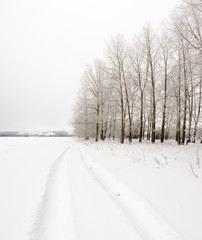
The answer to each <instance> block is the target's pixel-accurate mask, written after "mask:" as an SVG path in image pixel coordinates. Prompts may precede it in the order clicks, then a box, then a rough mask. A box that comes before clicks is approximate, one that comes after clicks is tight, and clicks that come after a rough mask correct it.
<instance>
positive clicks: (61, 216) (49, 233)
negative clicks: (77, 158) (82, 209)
mask: <svg viewBox="0 0 202 240" xmlns="http://www.w3.org/2000/svg"><path fill="white" fill-rule="evenodd" d="M67 151H68V148H67V149H66V150H65V151H64V152H63V153H62V154H61V156H59V157H58V159H57V160H56V161H55V163H54V164H53V165H52V167H51V169H50V172H49V175H48V181H47V185H46V190H45V193H44V198H43V201H42V202H41V206H40V209H39V212H38V217H37V219H36V223H35V226H34V230H33V232H32V234H31V239H32V240H56V239H59V240H67V239H71V240H75V239H77V237H76V231H75V223H74V217H73V211H72V198H71V193H70V191H69V179H68V176H67V159H66V153H67Z"/></svg>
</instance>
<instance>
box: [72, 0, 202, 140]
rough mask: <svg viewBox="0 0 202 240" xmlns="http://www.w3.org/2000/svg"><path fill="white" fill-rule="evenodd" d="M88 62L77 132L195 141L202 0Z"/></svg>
mask: <svg viewBox="0 0 202 240" xmlns="http://www.w3.org/2000/svg"><path fill="white" fill-rule="evenodd" d="M104 53H105V58H104V59H96V60H94V62H93V63H92V64H89V65H88V66H87V67H86V69H85V71H84V73H83V76H82V80H81V88H80V91H79V95H78V97H77V99H76V103H75V106H74V120H73V123H74V133H75V135H77V136H79V137H84V138H85V139H86V140H87V139H89V138H90V137H93V138H95V141H98V140H99V139H101V140H105V139H106V138H107V137H108V138H113V139H114V138H120V141H121V143H124V141H125V139H126V138H128V140H129V141H130V142H132V139H133V138H138V139H139V142H142V140H143V139H147V140H151V141H152V142H153V143H154V142H155V140H156V139H160V141H161V142H164V140H167V139H168V138H175V140H176V141H177V143H178V144H184V143H188V142H190V141H192V142H195V141H196V136H197V130H198V125H199V123H200V121H201V118H200V113H201V98H202V94H201V91H202V2H201V1H200V0H185V1H183V2H181V3H180V4H179V5H178V7H177V8H176V9H175V10H174V11H173V13H172V14H171V16H170V18H169V20H168V21H167V22H166V23H164V24H163V26H162V27H161V28H160V29H159V30H158V31H154V30H153V28H152V27H151V25H146V26H144V27H143V29H142V31H141V32H140V33H139V34H136V35H135V36H134V38H133V39H132V40H130V41H126V40H125V39H124V37H123V36H122V35H121V34H117V36H115V37H113V38H111V40H110V41H109V42H108V43H107V44H106V48H105V52H104Z"/></svg>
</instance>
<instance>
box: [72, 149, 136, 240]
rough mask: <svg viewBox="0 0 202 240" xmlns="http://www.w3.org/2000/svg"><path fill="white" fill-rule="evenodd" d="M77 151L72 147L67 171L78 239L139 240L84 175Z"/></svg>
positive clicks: (94, 182)
mask: <svg viewBox="0 0 202 240" xmlns="http://www.w3.org/2000/svg"><path fill="white" fill-rule="evenodd" d="M79 150H80V149H79V147H78V146H75V148H74V149H73V151H72V153H71V154H70V156H71V158H70V159H69V168H68V171H69V172H68V175H69V179H70V186H71V189H72V195H73V199H74V209H75V215H76V216H75V218H76V227H77V232H78V236H79V239H80V240H113V239H114V240H115V239H116V240H123V239H127V240H141V238H140V237H139V235H138V234H137V232H136V231H135V230H134V228H133V226H132V224H131V223H130V221H129V220H128V218H127V217H126V216H125V215H124V214H123V212H122V211H121V209H120V208H119V207H118V206H117V205H116V204H115V203H114V201H113V199H111V197H110V196H109V195H108V193H107V192H106V191H105V189H103V187H102V186H100V184H99V182H98V181H97V180H96V179H95V177H94V176H93V175H92V174H91V173H90V172H89V171H88V169H87V168H86V166H85V164H84V162H83V161H82V154H81V152H80V151H79Z"/></svg>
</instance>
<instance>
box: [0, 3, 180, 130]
mask: <svg viewBox="0 0 202 240" xmlns="http://www.w3.org/2000/svg"><path fill="white" fill-rule="evenodd" d="M176 2H177V1H176V0H152V1H151V0H139V1H136V0H94V1H93V0H72V1H69V0H1V1H0V131H2V130H63V129H65V130H66V129H69V128H70V127H71V126H70V121H71V118H72V104H73V102H74V101H75V98H76V93H77V92H78V88H79V82H80V78H81V75H82V72H83V70H84V67H85V65H86V64H88V63H89V62H91V61H92V60H93V59H94V58H96V57H102V54H103V49H104V47H105V45H106V41H108V40H109V39H110V37H111V36H113V35H116V34H117V33H118V32H119V33H122V34H123V35H124V36H125V37H126V39H130V38H131V37H132V36H133V35H134V33H137V32H139V31H141V28H142V26H143V25H144V24H145V23H147V22H151V23H152V25H153V26H154V27H156V26H159V25H160V22H161V19H162V18H167V17H168V15H169V12H170V10H171V9H172V8H173V6H174V5H175V3H176Z"/></svg>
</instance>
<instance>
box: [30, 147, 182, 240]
mask: <svg viewBox="0 0 202 240" xmlns="http://www.w3.org/2000/svg"><path fill="white" fill-rule="evenodd" d="M31 239H32V240H56V239H59V240H67V239H71V240H95V239H96V240H103V239H105V240H112V239H116V240H123V239H127V240H182V238H181V236H180V235H179V234H178V233H177V232H176V231H174V230H173V229H172V228H171V227H170V226H169V225H168V224H167V223H166V221H165V220H164V219H163V218H162V217H161V216H160V215H159V214H158V213H157V212H156V210H155V209H154V208H153V207H152V206H151V205H150V204H149V203H148V202H147V201H145V200H144V199H143V198H142V197H140V196H139V195H138V194H137V193H135V192H133V191H131V190H130V189H129V188H128V187H127V186H125V185H124V184H122V183H121V182H120V181H119V180H118V179H116V178H115V177H114V176H113V175H112V174H111V173H110V172H109V171H107V170H106V169H104V168H103V167H101V166H100V165H99V164H97V163H95V161H94V160H93V159H92V158H91V156H90V155H89V154H88V152H87V150H86V149H85V147H83V146H81V145H78V144H72V143H71V144H69V147H68V148H67V149H66V150H65V151H64V153H63V154H62V155H61V156H60V157H59V158H58V159H57V160H56V161H55V163H54V164H53V166H52V168H51V170H50V173H49V176H48V182H47V185H46V191H45V194H44V198H43V201H42V203H41V207H40V209H39V214H38V218H37V220H36V224H35V228H34V231H33V233H32V236H31Z"/></svg>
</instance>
